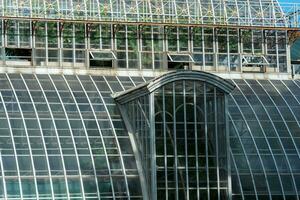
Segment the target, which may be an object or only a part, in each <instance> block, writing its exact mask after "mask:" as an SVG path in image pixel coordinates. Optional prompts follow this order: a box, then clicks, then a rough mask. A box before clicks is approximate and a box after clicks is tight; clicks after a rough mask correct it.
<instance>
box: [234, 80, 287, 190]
mask: <svg viewBox="0 0 300 200" xmlns="http://www.w3.org/2000/svg"><path fill="white" fill-rule="evenodd" d="M235 85H236V87H237V88H238V89H239V90H240V92H241V94H242V95H243V97H244V99H245V100H246V102H247V104H248V106H249V107H250V109H251V110H252V112H253V114H254V116H255V119H256V121H257V123H258V124H259V128H260V129H261V131H262V133H263V136H264V138H265V140H266V142H267V146H268V150H269V151H270V152H272V148H271V145H270V142H269V140H268V138H267V136H266V133H265V130H264V129H263V127H262V125H261V122H260V119H259V118H258V116H257V114H256V112H255V110H254V109H253V107H252V105H251V103H250V102H249V100H248V98H247V97H246V95H245V94H244V92H243V91H242V90H241V88H240V87H239V84H237V83H235ZM270 120H271V118H270ZM271 156H272V159H273V161H274V163H276V159H275V157H274V155H273V154H272V155H271ZM262 164H263V163H262ZM275 167H276V172H277V175H278V177H279V181H280V186H281V188H283V182H282V180H281V177H280V173H279V169H278V167H277V165H275ZM266 180H267V179H266Z"/></svg>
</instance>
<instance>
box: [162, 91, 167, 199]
mask: <svg viewBox="0 0 300 200" xmlns="http://www.w3.org/2000/svg"><path fill="white" fill-rule="evenodd" d="M162 96H163V100H162V101H163V131H164V132H163V134H164V159H165V160H164V161H165V187H166V199H168V160H167V154H168V153H167V134H166V128H167V126H166V102H165V100H166V98H165V87H162Z"/></svg>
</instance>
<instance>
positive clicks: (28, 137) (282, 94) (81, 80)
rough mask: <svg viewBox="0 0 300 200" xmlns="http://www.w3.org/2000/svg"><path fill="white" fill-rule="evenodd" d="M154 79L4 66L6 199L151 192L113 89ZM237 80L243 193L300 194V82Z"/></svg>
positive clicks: (1, 134) (234, 119) (234, 152)
mask: <svg viewBox="0 0 300 200" xmlns="http://www.w3.org/2000/svg"><path fill="white" fill-rule="evenodd" d="M149 79H150V78H149ZM149 79H148V78H145V77H129V76H118V77H115V76H87V75H84V76H62V75H25V74H22V75H20V74H0V84H1V88H0V125H1V126H0V167H1V172H2V173H1V176H0V198H1V199H6V198H10V199H12V198H14V199H21V197H24V198H32V199H36V198H37V196H39V197H40V198H49V199H53V198H54V199H67V198H77V199H83V198H84V197H86V198H94V199H98V198H99V197H100V198H107V199H109V198H110V199H115V198H126V199H134V198H136V199H139V198H142V192H141V189H140V185H141V182H140V181H139V175H138V172H137V169H136V168H137V166H136V164H135V157H134V155H133V153H132V149H131V143H130V141H129V139H128V133H127V130H126V128H125V126H124V125H123V119H122V118H121V116H120V113H119V111H118V109H117V105H116V104H115V102H114V100H113V98H112V97H111V94H112V93H116V92H121V91H125V90H128V89H130V88H132V87H135V86H137V85H140V84H141V83H145V82H146V81H147V80H149ZM232 82H233V83H234V84H235V85H236V86H237V87H236V88H235V89H234V91H233V92H232V93H231V95H230V98H229V100H228V106H229V113H228V118H229V130H230V153H231V154H230V156H231V178H232V188H233V191H232V194H233V196H234V197H233V199H263V198H264V199H297V197H298V195H299V193H300V187H299V186H300V175H299V174H300V137H299V134H300V95H299V93H300V82H299V81H294V80H286V81H279V80H232ZM284 196H285V198H284Z"/></svg>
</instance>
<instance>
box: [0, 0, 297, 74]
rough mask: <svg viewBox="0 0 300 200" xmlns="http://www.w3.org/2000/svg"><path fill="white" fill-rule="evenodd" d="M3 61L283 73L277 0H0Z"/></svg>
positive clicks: (284, 43) (283, 21)
mask: <svg viewBox="0 0 300 200" xmlns="http://www.w3.org/2000/svg"><path fill="white" fill-rule="evenodd" d="M0 10H1V11H0V16H1V19H2V20H1V23H0V27H1V30H2V32H1V41H0V42H1V44H0V45H1V47H2V48H1V50H2V51H1V57H2V58H3V59H2V64H3V65H4V66H8V67H11V66H18V67H28V66H33V67H38V68H59V69H61V68H63V69H65V68H67V69H89V68H91V69H94V68H101V69H103V68H104V69H105V68H106V69H107V68H109V69H126V70H128V69H130V70H146V69H147V70H159V71H162V70H173V69H185V68H189V69H194V70H204V71H212V72H234V73H235V72H249V71H250V72H252V71H254V72H261V73H265V72H272V73H288V72H290V70H291V69H290V66H289V54H290V52H289V51H288V50H289V41H288V40H287V34H288V31H287V29H286V27H288V26H289V21H288V19H287V18H285V17H284V13H283V12H282V9H281V7H280V6H279V4H278V3H277V2H276V1H272V0H266V1H256V0H251V1H236V0H231V1H225V2H223V1H216V0H212V1H197V0H192V1H190V0H189V1H177V0H176V1H175V0H170V1H158V0H157V1H145V0H130V1H127V0H126V1H124V0H118V1H97V0H88V1H75V0H63V1H57V0H55V1H53V0H51V1H50V0H49V1H41V0H27V1H17V0H5V1H2V3H1V5H0Z"/></svg>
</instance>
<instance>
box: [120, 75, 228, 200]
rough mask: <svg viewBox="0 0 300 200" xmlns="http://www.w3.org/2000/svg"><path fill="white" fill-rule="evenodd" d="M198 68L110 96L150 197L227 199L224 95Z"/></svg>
mask: <svg viewBox="0 0 300 200" xmlns="http://www.w3.org/2000/svg"><path fill="white" fill-rule="evenodd" d="M231 89H233V86H232V85H231V84H230V83H228V82H227V81H225V80H223V79H220V78H218V77H216V76H214V75H211V74H207V73H203V72H194V71H187V72H177V73H171V74H167V75H165V76H162V77H159V78H157V79H154V80H153V81H150V82H149V83H147V84H144V85H141V86H138V87H137V88H135V89H132V90H129V91H126V92H124V93H122V94H119V95H117V96H116V97H115V99H116V101H117V102H118V103H119V105H120V108H121V112H122V115H123V119H125V120H126V119H127V121H128V123H127V128H128V130H130V132H132V134H133V136H134V137H133V138H134V140H133V141H132V142H133V143H135V145H136V146H137V148H138V150H139V151H138V152H139V155H138V156H139V157H140V161H141V165H142V167H141V168H142V169H143V175H144V177H145V183H146V184H145V185H146V186H145V187H146V188H147V189H146V190H147V193H148V195H149V199H159V200H163V199H172V200H173V199H176V200H181V199H227V198H228V197H229V195H230V192H229V191H230V181H229V178H228V177H229V176H228V170H229V164H230V163H229V162H228V148H229V145H228V136H227V131H226V128H227V125H226V124H227V123H226V114H225V113H226V95H227V93H228V92H230V90H231Z"/></svg>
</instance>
